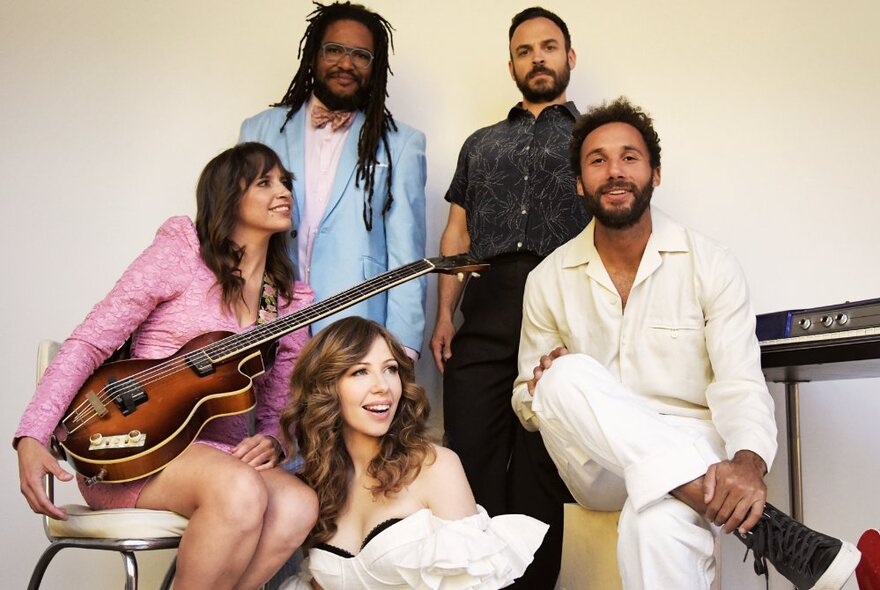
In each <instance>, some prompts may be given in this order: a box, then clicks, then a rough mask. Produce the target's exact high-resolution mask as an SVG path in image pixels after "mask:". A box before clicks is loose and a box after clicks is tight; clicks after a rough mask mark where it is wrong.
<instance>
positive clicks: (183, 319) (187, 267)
mask: <svg viewBox="0 0 880 590" xmlns="http://www.w3.org/2000/svg"><path fill="white" fill-rule="evenodd" d="M313 298H314V295H313V293H312V291H311V289H310V288H309V287H308V286H307V285H306V284H304V283H300V282H297V283H296V284H295V285H294V296H293V300H292V301H285V300H279V301H278V308H279V309H278V312H279V315H286V314H288V313H291V312H292V311H294V310H296V309H299V308H301V307H305V306H306V305H308V304H309V303H311V302H312V300H313ZM242 329H243V328H242V327H241V326H239V325H238V322H237V320H236V318H235V315H234V314H233V313H232V312H231V310H229V309H227V308H226V307H225V306H224V305H223V304H222V300H221V290H220V288H219V286H218V285H217V281H216V277H215V276H214V273H213V272H212V271H211V270H210V269H209V268H208V267H207V266H205V263H204V262H203V261H202V258H201V255H200V254H199V240H198V236H197V235H196V230H195V227H194V226H193V223H192V221H191V220H190V219H189V218H188V217H172V218H171V219H169V220H168V221H166V222H165V223H164V224H162V226H161V227H160V228H159V231H158V232H157V233H156V238H155V240H154V241H153V243H152V244H151V245H150V246H149V247H148V248H147V249H146V250H144V251H143V252H142V253H141V255H140V256H138V258H137V259H135V261H134V262H133V263H132V264H131V265H130V266H129V267H128V269H127V270H126V271H125V273H124V274H123V275H122V278H120V279H119V281H118V282H117V283H116V285H115V286H114V287H113V289H112V290H111V291H110V293H109V294H108V295H107V296H106V297H105V298H104V300H103V301H101V302H100V303H98V304H97V305H96V306H95V307H94V308H93V309H92V311H91V312H90V313H89V315H88V316H87V317H86V319H85V320H84V321H83V322H82V323H81V324H80V325H79V326H77V328H76V329H75V330H74V331H73V333H72V334H71V335H70V337H69V338H68V339H67V340H65V341H64V344H63V345H62V346H61V349H60V350H59V351H58V355H57V356H56V357H55V360H54V361H53V362H52V364H51V365H49V368H48V369H47V370H46V373H45V375H44V376H43V378H42V379H41V380H40V383H39V384H38V386H37V390H36V393H34V397H33V399H32V400H31V403H30V404H29V405H28V407H27V408H26V409H25V412H24V415H23V416H22V418H21V422H20V423H19V425H18V429H17V430H16V432H15V437H16V439H18V438H19V437H22V436H29V437H32V438H35V439H37V440H39V441H40V442H41V443H43V444H47V443H48V442H49V438H50V436H51V434H52V431H53V430H54V429H55V426H56V425H57V424H58V422H59V421H60V420H61V418H62V417H63V414H64V412H65V410H66V409H67V407H68V406H69V405H70V401H71V400H72V399H73V396H74V395H75V394H76V392H77V391H78V390H79V389H80V387H82V385H83V383H85V381H86V379H87V378H88V377H89V376H90V375H91V374H92V373H93V372H94V370H95V369H96V368H97V367H98V366H100V365H101V363H103V362H104V361H105V360H106V359H107V358H108V357H109V356H110V355H111V354H112V353H113V352H114V351H115V350H116V349H117V348H119V347H120V346H121V345H122V344H123V343H124V342H125V340H126V339H127V338H128V336H129V334H133V337H132V347H131V352H132V356H134V357H137V358H151V359H154V358H164V357H167V356H170V355H172V354H174V353H175V352H177V350H178V349H179V348H181V347H182V346H183V345H184V344H186V343H187V342H189V341H190V340H191V339H193V338H195V337H196V336H198V335H200V334H203V333H205V332H211V331H215V330H225V331H229V332H240V331H242ZM307 339H308V331H307V329H301V330H298V331H296V332H293V333H291V334H288V335H287V336H285V337H283V338H281V340H280V341H279V345H278V352H277V357H276V360H275V365H274V366H273V368H272V369H271V370H270V371H268V372H267V373H265V374H263V375H261V376H259V377H257V378H256V379H255V380H254V391H255V394H256V398H257V406H256V408H255V425H256V429H255V430H256V432H257V433H260V434H265V435H268V436H272V437H275V438H276V439H279V440H280V439H281V432H280V425H279V415H280V412H281V410H282V409H283V407H284V405H285V403H286V402H287V398H288V384H289V381H290V374H291V373H292V372H293V366H294V364H295V362H296V359H297V358H298V356H299V352H300V349H301V348H302V346H303V345H304V344H305V342H306V340H307ZM247 436H248V418H247V414H239V415H237V416H228V417H223V418H217V419H215V420H212V421H211V422H209V423H208V424H207V425H206V426H205V428H204V429H203V430H202V432H201V433H200V434H199V437H198V439H197V442H199V443H203V444H208V445H210V446H213V447H215V448H218V449H221V450H223V451H225V452H230V451H231V450H232V448H233V447H235V445H237V444H238V443H239V442H240V441H241V440H242V439H244V438H245V437H247ZM77 479H78V481H79V484H80V490H81V491H82V494H83V497H84V498H85V500H86V502H87V503H88V504H89V506H91V507H92V508H98V509H102V508H130V507H133V506H135V504H136V503H137V498H138V495H139V494H140V492H141V490H142V489H143V487H144V485H145V484H146V483H147V481H149V478H143V479H139V480H136V481H133V482H129V483H121V484H95V485H93V486H86V485H85V484H84V483H83V478H82V477H78V478H77Z"/></svg>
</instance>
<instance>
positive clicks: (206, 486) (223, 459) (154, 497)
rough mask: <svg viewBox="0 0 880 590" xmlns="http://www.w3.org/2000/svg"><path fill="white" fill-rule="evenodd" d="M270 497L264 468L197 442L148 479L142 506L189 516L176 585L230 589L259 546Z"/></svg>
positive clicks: (188, 588) (193, 588)
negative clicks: (260, 468) (260, 470)
mask: <svg viewBox="0 0 880 590" xmlns="http://www.w3.org/2000/svg"><path fill="white" fill-rule="evenodd" d="M267 503H268V494H267V490H266V485H265V484H264V480H263V478H262V477H261V476H260V474H259V472H257V471H256V470H254V469H253V468H252V467H250V466H249V465H247V464H245V463H242V462H241V461H240V460H239V459H236V458H235V457H232V456H230V455H227V454H226V453H224V452H222V451H219V450H217V449H214V448H212V447H209V446H206V445H200V444H195V445H192V446H191V447H190V448H188V449H187V450H186V451H184V452H183V453H182V454H181V455H180V456H179V457H178V458H177V459H175V460H174V461H173V462H171V463H170V464H169V465H168V466H167V467H166V468H165V469H164V470H163V471H162V472H161V473H159V475H157V476H156V477H154V478H153V479H152V480H151V481H150V482H149V483H148V484H147V485H146V487H145V488H144V490H143V492H141V495H140V498H139V499H138V503H137V506H138V508H152V509H158V510H173V511H174V512H177V513H179V514H182V515H184V516H187V517H189V519H190V522H189V525H188V526H187V528H186V531H185V532H184V535H183V538H182V539H181V542H180V549H179V551H178V556H177V576H176V578H175V584H174V587H175V588H176V590H200V589H205V590H209V589H210V590H227V589H229V590H231V589H232V588H234V586H235V583H236V581H237V580H239V579H240V578H241V576H242V574H243V573H244V571H245V569H246V568H247V567H248V564H249V563H250V561H251V557H252V556H253V554H254V551H255V550H256V547H257V543H258V542H259V539H260V531H261V528H262V524H263V516H264V513H265V512H266V508H267Z"/></svg>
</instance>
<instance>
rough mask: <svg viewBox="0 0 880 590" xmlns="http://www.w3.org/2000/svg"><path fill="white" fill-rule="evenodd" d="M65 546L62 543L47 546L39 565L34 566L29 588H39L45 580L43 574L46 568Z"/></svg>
mask: <svg viewBox="0 0 880 590" xmlns="http://www.w3.org/2000/svg"><path fill="white" fill-rule="evenodd" d="M63 548H64V545H62V544H60V543H51V544H50V545H49V546H48V547H46V550H45V551H43V554H42V555H40V559H39V560H38V561H37V565H36V566H35V567H34V573H33V574H31V581H30V582H29V583H28V590H38V589H39V587H40V584H41V583H42V581H43V575H45V573H46V569H47V568H48V567H49V562H50V561H52V558H53V557H55V555H56V554H57V553H58V552H59V551H61V550H62V549H63Z"/></svg>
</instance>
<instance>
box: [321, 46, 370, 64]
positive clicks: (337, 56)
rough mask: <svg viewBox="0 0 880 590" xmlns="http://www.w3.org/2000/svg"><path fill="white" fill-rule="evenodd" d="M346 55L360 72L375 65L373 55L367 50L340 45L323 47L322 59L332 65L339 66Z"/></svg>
mask: <svg viewBox="0 0 880 590" xmlns="http://www.w3.org/2000/svg"><path fill="white" fill-rule="evenodd" d="M346 55H347V56H348V58H349V59H350V60H351V65H353V66H354V67H356V68H357V69H359V70H365V69H367V68H368V67H370V64H371V63H373V54H372V53H370V52H369V51H367V50H366V49H358V48H356V47H348V46H346V45H340V44H339V43H324V44H323V45H321V57H322V58H324V61H326V62H327V63H328V64H330V65H336V64H338V63H339V62H341V61H342V58H343V57H345V56H346Z"/></svg>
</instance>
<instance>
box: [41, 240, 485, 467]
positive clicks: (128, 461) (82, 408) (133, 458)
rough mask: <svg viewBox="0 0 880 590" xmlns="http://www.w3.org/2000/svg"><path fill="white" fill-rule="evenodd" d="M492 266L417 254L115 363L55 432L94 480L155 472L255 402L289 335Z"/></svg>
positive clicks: (90, 383)
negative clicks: (429, 281)
mask: <svg viewBox="0 0 880 590" xmlns="http://www.w3.org/2000/svg"><path fill="white" fill-rule="evenodd" d="M487 267H488V265H487V264H484V263H482V262H480V261H478V260H475V259H473V258H470V257H468V256H464V255H461V256H448V257H441V258H426V259H422V260H418V261H416V262H412V263H410V264H407V265H405V266H402V267H400V268H397V269H395V270H391V271H388V272H386V273H384V274H381V275H379V276H376V277H374V278H372V279H369V280H367V281H365V282H363V283H361V284H360V285H357V286H355V287H352V288H351V289H348V290H346V291H343V292H342V293H338V294H337V295H334V296H332V297H329V298H327V299H324V300H322V301H319V302H317V303H315V304H313V305H310V306H308V307H306V308H303V309H300V310H298V311H296V312H294V313H292V314H289V315H286V316H283V317H279V318H276V319H274V320H272V321H270V322H266V323H265V324H262V325H259V326H256V327H254V328H251V329H248V330H246V331H244V332H241V333H238V334H233V333H230V332H209V333H207V334H202V335H200V336H197V337H196V338H194V339H192V340H190V341H189V342H188V343H187V344H185V345H184V346H183V347H182V348H181V349H180V350H178V351H177V352H176V353H175V354H174V355H172V356H170V357H168V358H164V359H155V360H148V359H132V360H124V361H116V362H111V363H106V364H104V365H102V366H100V367H99V368H98V369H97V370H96V371H95V372H94V374H92V376H91V377H89V379H88V380H87V381H86V383H85V384H84V385H83V387H82V388H81V389H80V390H79V392H78V393H77V394H76V396H75V397H74V398H73V401H72V402H71V404H70V407H69V408H68V410H67V413H66V415H65V417H64V419H62V420H61V422H60V423H59V425H58V427H57V428H56V429H55V433H54V435H55V440H56V441H57V443H58V444H59V446H60V447H61V452H62V454H63V455H64V457H65V458H66V459H67V461H68V463H70V464H71V466H72V467H73V468H74V469H75V470H76V471H78V472H79V473H81V474H82V475H84V476H85V477H86V478H87V481H88V482H92V483H93V482H98V481H100V482H103V483H120V482H125V481H131V480H134V479H139V478H141V477H146V476H147V475H151V474H153V473H155V472H157V471H159V470H161V469H162V468H163V467H165V465H167V464H168V463H169V462H170V461H171V460H172V459H174V458H175V457H177V456H178V455H179V454H180V453H182V452H183V451H184V449H186V448H187V447H188V446H189V445H190V444H191V443H192V442H193V440H195V438H196V436H197V435H198V433H199V432H200V431H201V430H202V428H203V427H204V426H205V424H207V423H208V422H209V421H211V420H213V419H214V418H219V417H221V416H230V415H233V414H241V413H244V412H247V411H248V410H250V409H251V408H253V407H254V405H255V404H256V399H255V397H254V393H253V390H252V383H253V378H254V377H257V376H258V375H260V374H262V373H264V372H265V371H267V370H268V369H269V368H270V367H271V365H272V361H273V360H274V353H275V348H276V345H277V342H278V339H279V338H281V337H282V336H284V335H285V334H289V333H290V332H293V331H294V330H298V329H299V328H302V327H304V326H307V325H309V324H311V323H312V322H315V321H317V320H319V319H322V318H325V317H327V316H329V315H332V314H334V313H336V312H338V311H340V310H342V309H345V308H346V307H349V306H351V305H354V304H355V303H358V302H360V301H363V300H364V299H368V298H370V297H372V296H373V295H377V294H378V293H381V292H382V291H386V290H388V289H390V288H392V287H394V286H396V285H399V284H401V283H404V282H406V281H409V280H412V279H414V278H416V277H419V276H422V275H424V274H428V273H431V272H441V273H447V274H458V273H464V272H471V271H478V270H483V269H485V268H487Z"/></svg>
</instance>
